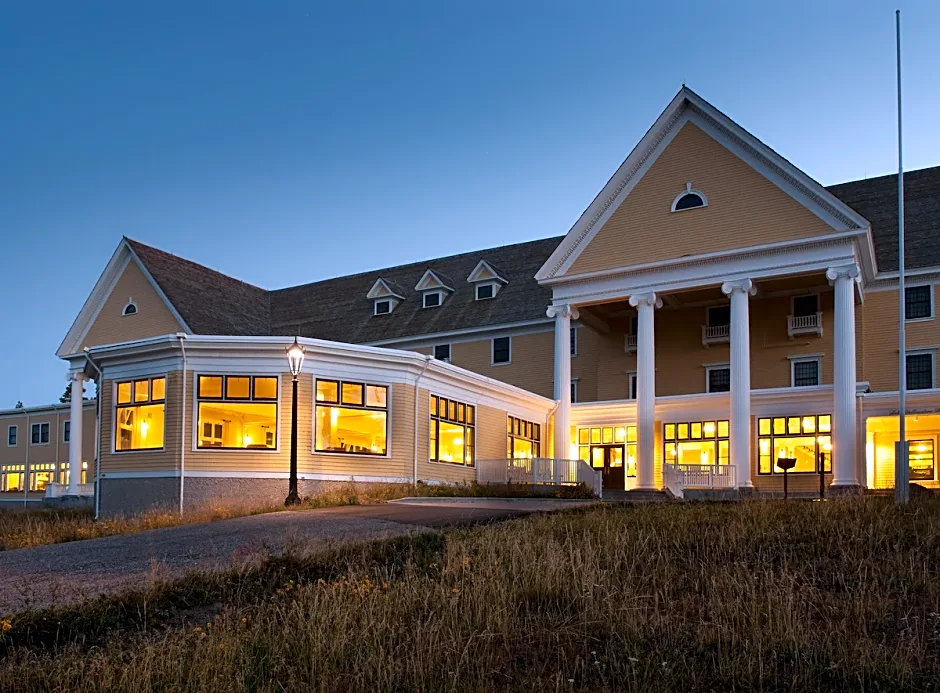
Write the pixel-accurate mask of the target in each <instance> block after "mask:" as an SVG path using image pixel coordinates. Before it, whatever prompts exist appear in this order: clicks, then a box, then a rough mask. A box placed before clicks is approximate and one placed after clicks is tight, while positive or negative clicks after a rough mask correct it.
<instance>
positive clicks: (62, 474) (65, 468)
mask: <svg viewBox="0 0 940 693" xmlns="http://www.w3.org/2000/svg"><path fill="white" fill-rule="evenodd" d="M59 483H60V484H63V485H65V486H68V485H69V465H68V463H64V464H61V465H59ZM78 483H80V484H87V483H88V463H87V462H82V473H81V475H80V476H79V482H78Z"/></svg>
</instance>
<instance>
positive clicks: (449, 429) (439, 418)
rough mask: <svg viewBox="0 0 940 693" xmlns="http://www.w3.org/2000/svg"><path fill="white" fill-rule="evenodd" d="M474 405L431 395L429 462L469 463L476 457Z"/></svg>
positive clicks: (470, 465) (469, 465)
mask: <svg viewBox="0 0 940 693" xmlns="http://www.w3.org/2000/svg"><path fill="white" fill-rule="evenodd" d="M475 428H476V407H474V406H473V405H472V404H463V403H462V402H455V401H454V400H452V399H445V398H444V397H438V396H437V395H431V425H430V429H431V436H430V437H431V445H430V458H431V461H432V462H447V463H449V464H462V465H466V466H468V467H472V466H473V463H474V460H475V454H476V453H475V449H476V445H475V443H476V441H475V440H474V433H475Z"/></svg>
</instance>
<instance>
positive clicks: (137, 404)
mask: <svg viewBox="0 0 940 693" xmlns="http://www.w3.org/2000/svg"><path fill="white" fill-rule="evenodd" d="M115 389H116V391H117V402H116V403H115V410H114V418H115V426H114V449H115V450H117V451H119V452H123V451H127V450H154V449H157V448H162V447H163V431H164V423H165V419H164V408H165V406H166V402H165V397H166V379H165V378H163V377H160V378H144V379H141V380H129V381H127V382H123V383H118V384H117V387H116V388H115Z"/></svg>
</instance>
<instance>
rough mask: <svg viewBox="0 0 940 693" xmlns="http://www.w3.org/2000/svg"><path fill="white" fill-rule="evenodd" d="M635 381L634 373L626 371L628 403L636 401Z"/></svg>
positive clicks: (635, 375) (635, 374)
mask: <svg viewBox="0 0 940 693" xmlns="http://www.w3.org/2000/svg"><path fill="white" fill-rule="evenodd" d="M636 379H637V373H636V371H627V399H628V400H630V401H635V400H636V383H635V381H636Z"/></svg>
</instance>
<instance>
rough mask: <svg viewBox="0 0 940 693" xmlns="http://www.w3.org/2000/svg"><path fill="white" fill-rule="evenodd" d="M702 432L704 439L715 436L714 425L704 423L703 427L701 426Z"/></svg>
mask: <svg viewBox="0 0 940 693" xmlns="http://www.w3.org/2000/svg"><path fill="white" fill-rule="evenodd" d="M702 432H703V433H704V434H705V436H706V437H708V438H711V437H712V436H713V435H715V424H713V423H706V424H705V425H704V426H702Z"/></svg>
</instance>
